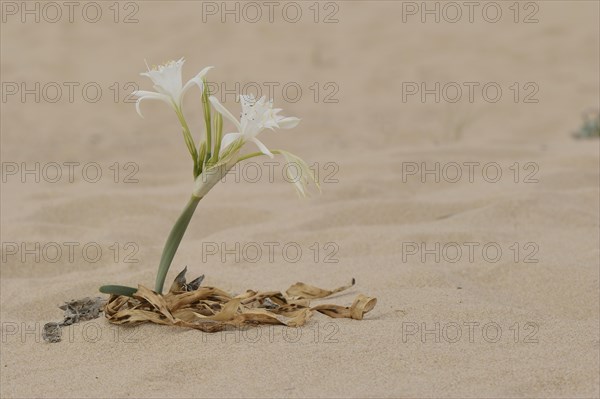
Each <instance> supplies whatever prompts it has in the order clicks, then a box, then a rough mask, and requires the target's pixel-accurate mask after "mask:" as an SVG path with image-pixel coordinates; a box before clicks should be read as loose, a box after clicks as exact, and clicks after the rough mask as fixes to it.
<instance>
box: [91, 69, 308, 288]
mask: <svg viewBox="0 0 600 399" xmlns="http://www.w3.org/2000/svg"><path fill="white" fill-rule="evenodd" d="M183 64H184V59H183V58H181V59H179V60H178V61H170V62H168V63H166V64H163V65H160V66H158V67H154V68H149V67H148V71H147V72H144V73H142V74H141V75H142V76H146V77H148V78H150V79H151V80H152V83H153V84H154V89H155V90H156V91H136V92H134V93H133V94H134V95H135V96H136V97H137V102H136V110H137V112H138V114H140V116H142V112H141V108H140V104H141V102H142V101H143V100H146V99H150V100H160V101H163V102H165V103H167V104H169V105H170V106H171V107H172V108H173V110H174V111H175V114H176V115H177V118H178V120H179V123H180V124H181V128H182V132H183V138H184V141H185V144H186V146H187V148H188V151H189V153H190V156H191V157H192V163H193V176H194V185H193V187H192V190H191V197H190V199H189V200H188V203H187V205H186V206H185V208H184V210H183V212H182V213H181V215H180V216H179V218H178V219H177V221H176V222H175V225H174V226H173V228H172V229H171V232H170V234H169V236H168V238H167V242H166V243H165V246H164V249H163V252H162V255H161V258H160V262H159V265H158V272H157V274H156V283H155V286H154V290H155V291H156V292H157V293H158V294H161V293H162V291H163V287H164V283H165V278H166V276H167V273H168V271H169V268H170V266H171V262H172V261H173V258H174V256H175V253H176V252H177V249H178V247H179V244H180V242H181V239H182V238H183V236H184V234H185V231H186V229H187V227H188V225H189V223H190V220H191V219H192V216H193V215H194V211H195V210H196V207H197V206H198V203H199V202H200V200H201V199H202V198H204V196H206V194H207V193H208V192H209V191H210V190H211V189H212V188H213V187H214V186H215V185H216V184H217V183H218V182H219V181H220V180H222V179H223V177H224V176H225V175H226V174H227V172H229V170H231V168H233V167H234V166H235V165H236V164H237V163H239V162H242V161H244V160H247V159H250V158H253V157H258V156H263V155H266V156H268V157H271V158H273V157H274V156H275V155H282V156H283V157H284V159H285V161H286V162H287V163H288V164H294V168H289V167H288V168H285V170H286V172H288V173H289V171H290V169H293V170H296V171H297V172H298V173H297V175H296V176H290V175H288V179H287V180H288V181H290V182H292V183H294V187H295V188H296V190H297V191H298V193H299V194H300V195H301V196H306V195H307V193H308V191H307V187H308V185H309V184H310V183H311V182H313V183H314V184H315V186H316V187H317V188H318V187H319V186H318V183H317V181H316V179H315V176H314V174H313V172H312V171H311V170H310V168H309V167H308V165H307V164H306V162H304V161H303V160H302V159H301V158H299V157H297V156H296V155H293V154H292V153H290V152H287V151H283V150H279V149H269V148H267V146H266V145H265V144H264V143H263V142H262V141H260V140H259V139H258V138H257V136H258V135H259V134H260V133H261V132H262V131H264V130H266V129H269V130H275V129H291V128H293V127H295V126H297V125H298V123H299V122H300V119H298V118H295V117H284V116H281V115H279V113H280V112H281V109H280V108H273V101H272V100H267V99H266V98H265V97H261V98H259V99H256V98H255V97H254V96H252V95H240V96H239V101H240V104H241V107H242V113H241V117H240V119H239V120H238V119H237V118H235V117H234V116H233V115H232V114H231V112H229V111H228V110H227V108H225V106H224V105H223V104H221V103H220V102H219V100H217V98H216V97H214V96H211V95H210V93H209V90H208V85H207V84H206V78H205V76H206V74H207V72H208V71H209V70H210V69H211V68H212V67H206V68H204V69H202V70H201V71H200V72H199V73H198V74H197V75H195V76H194V77H193V78H192V79H190V80H189V81H188V82H187V83H186V84H185V85H184V84H183V79H182V67H183ZM195 86H196V87H198V88H199V89H200V93H201V97H202V108H203V114H204V123H205V127H206V131H205V134H204V135H203V137H202V139H201V140H200V144H199V145H198V146H196V143H195V140H194V137H193V135H192V132H191V131H190V128H189V126H188V124H187V121H186V119H185V116H184V113H183V97H184V95H185V94H186V93H187V92H188V90H189V89H191V88H193V87H195ZM142 117H143V116H142ZM223 117H225V118H226V119H227V120H228V121H229V122H231V123H232V124H233V125H234V127H235V129H236V130H235V131H234V132H231V133H227V134H225V135H223ZM249 142H252V143H253V144H255V145H256V146H257V147H258V149H259V151H257V152H251V153H246V154H242V149H243V148H244V147H245V144H246V143H249ZM100 291H101V292H103V293H106V294H115V295H127V296H131V295H133V294H134V293H135V292H136V291H137V289H136V288H132V287H126V286H121V285H104V286H102V287H100Z"/></svg>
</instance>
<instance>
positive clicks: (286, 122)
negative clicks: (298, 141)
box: [277, 116, 300, 129]
mask: <svg viewBox="0 0 600 399" xmlns="http://www.w3.org/2000/svg"><path fill="white" fill-rule="evenodd" d="M299 123H300V119H299V118H296V117H294V116H289V117H287V118H283V119H280V120H278V121H277V124H278V125H279V127H280V128H281V129H292V128H294V127H296V126H298V124H299Z"/></svg>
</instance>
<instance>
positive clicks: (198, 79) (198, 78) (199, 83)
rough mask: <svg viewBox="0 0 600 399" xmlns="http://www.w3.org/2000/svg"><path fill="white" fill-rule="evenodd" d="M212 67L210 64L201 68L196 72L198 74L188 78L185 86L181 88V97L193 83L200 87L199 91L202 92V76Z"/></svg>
mask: <svg viewBox="0 0 600 399" xmlns="http://www.w3.org/2000/svg"><path fill="white" fill-rule="evenodd" d="M212 68H214V67H212V66H209V67H206V68H204V69H203V70H201V71H200V73H198V75H196V76H194V77H193V78H191V79H190V80H188V82H187V83H186V84H185V86H183V89H181V97H183V95H184V94H185V92H186V91H188V90H189V89H190V87H192V86H193V85H197V86H198V87H199V88H200V91H201V92H202V91H203V90H204V84H203V82H202V78H203V77H204V76H206V73H207V72H208V71H209V70H211V69H212ZM180 100H181V99H180Z"/></svg>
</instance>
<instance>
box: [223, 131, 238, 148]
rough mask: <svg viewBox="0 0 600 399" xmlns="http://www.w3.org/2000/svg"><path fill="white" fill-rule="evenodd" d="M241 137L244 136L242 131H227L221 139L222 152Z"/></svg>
mask: <svg viewBox="0 0 600 399" xmlns="http://www.w3.org/2000/svg"><path fill="white" fill-rule="evenodd" d="M239 137H242V135H241V133H227V134H226V135H225V136H223V138H222V139H221V152H222V151H223V150H224V149H225V148H227V147H228V146H229V144H231V143H233V142H234V141H235V140H237V139H238V138H239Z"/></svg>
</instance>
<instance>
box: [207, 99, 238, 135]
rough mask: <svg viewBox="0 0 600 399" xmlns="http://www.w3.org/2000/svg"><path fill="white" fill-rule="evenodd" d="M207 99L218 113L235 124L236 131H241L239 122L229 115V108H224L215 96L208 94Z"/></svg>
mask: <svg viewBox="0 0 600 399" xmlns="http://www.w3.org/2000/svg"><path fill="white" fill-rule="evenodd" d="M209 100H210V103H211V104H212V105H213V107H215V109H216V110H217V112H218V113H220V114H221V115H223V116H224V117H225V118H227V119H229V120H230V121H231V122H232V123H233V124H234V125H235V127H236V128H237V130H238V132H241V131H242V125H240V122H239V121H238V120H237V119H236V118H235V117H234V116H233V115H231V112H229V110H228V109H227V108H225V107H224V106H223V104H221V103H220V102H219V100H217V98H216V97H215V96H210V97H209Z"/></svg>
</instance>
